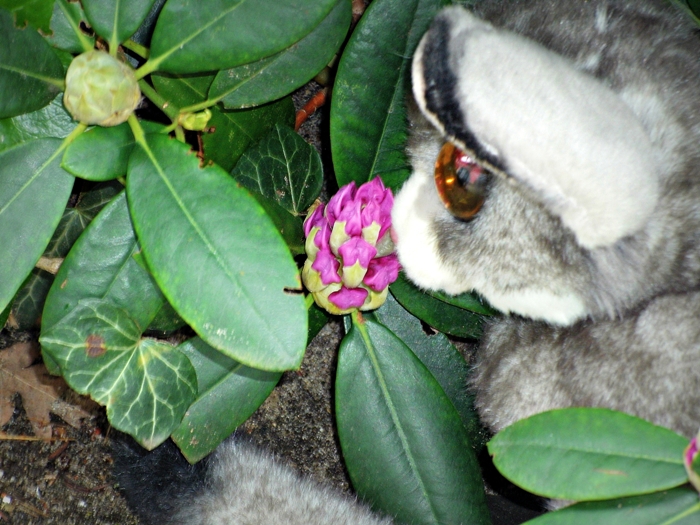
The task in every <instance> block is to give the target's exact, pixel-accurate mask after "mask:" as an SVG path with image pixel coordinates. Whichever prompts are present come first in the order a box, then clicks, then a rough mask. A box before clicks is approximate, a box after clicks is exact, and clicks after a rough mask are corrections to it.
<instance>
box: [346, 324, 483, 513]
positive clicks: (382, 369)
mask: <svg viewBox="0 0 700 525" xmlns="http://www.w3.org/2000/svg"><path fill="white" fill-rule="evenodd" d="M363 330H364V331H365V333H364V334H363V333H362V331H363ZM336 417H337V421H338V434H339V437H340V443H341V446H342V449H343V456H344V457H345V461H346V465H347V467H348V471H349V473H350V477H351V479H352V482H353V486H354V487H355V489H356V490H357V492H358V493H359V494H361V495H362V497H364V498H366V499H368V500H369V501H370V502H371V503H372V504H373V506H375V507H377V508H379V509H381V510H382V511H383V512H385V513H387V514H389V515H392V516H396V519H397V521H400V522H404V523H416V524H417V523H421V524H427V523H431V524H433V523H434V524H437V523H471V524H477V523H483V524H487V523H489V521H490V520H489V513H488V509H487V508H486V502H485V496H484V492H483V485H482V481H481V472H480V470H479V466H478V464H477V462H476V458H475V456H474V453H473V451H472V449H471V446H470V444H469V439H468V437H467V434H466V431H465V429H464V427H463V426H462V423H461V420H460V418H459V415H458V414H457V412H456V410H455V408H454V406H453V405H452V404H451V403H450V401H449V400H448V399H447V397H446V396H445V394H444V392H443V391H442V389H441V388H440V386H439V385H438V383H437V382H436V381H435V379H434V378H433V376H432V375H431V374H430V372H428V370H427V369H426V368H425V367H424V366H423V365H422V364H421V363H420V361H418V359H417V358H416V357H415V355H413V353H412V352H411V351H410V350H409V349H408V348H407V347H406V346H405V345H404V344H403V343H402V342H401V341H400V340H399V339H398V338H397V337H396V336H395V335H393V334H392V333H391V332H390V331H389V330H387V329H386V328H384V327H383V326H382V325H380V324H378V323H376V322H374V321H371V320H369V319H365V322H364V324H362V325H361V326H359V327H358V325H357V324H354V325H353V326H352V328H351V329H350V331H349V333H348V334H347V336H346V337H345V338H344V339H343V342H342V344H341V347H340V354H339V356H338V372H337V377H336Z"/></svg>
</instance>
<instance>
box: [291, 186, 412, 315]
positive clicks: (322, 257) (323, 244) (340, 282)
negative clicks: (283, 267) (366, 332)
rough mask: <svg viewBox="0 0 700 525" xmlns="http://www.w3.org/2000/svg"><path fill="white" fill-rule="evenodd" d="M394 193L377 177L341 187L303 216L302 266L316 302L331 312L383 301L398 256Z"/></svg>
mask: <svg viewBox="0 0 700 525" xmlns="http://www.w3.org/2000/svg"><path fill="white" fill-rule="evenodd" d="M393 204H394V196H393V195H392V193H391V190H390V189H388V188H385V187H384V184H383V183H382V181H381V179H380V178H379V177H376V178H374V179H372V180H371V181H369V182H366V183H365V184H362V185H361V186H360V187H356V185H355V183H354V182H351V183H350V184H348V185H346V186H343V187H342V188H340V190H339V191H338V193H336V194H335V195H334V196H333V197H332V198H331V200H330V201H329V202H328V204H327V205H324V204H323V203H320V202H319V203H318V204H316V205H315V208H312V211H311V212H310V213H309V215H308V217H307V218H306V220H305V221H304V234H305V235H306V255H307V257H308V258H307V260H306V263H305V264H304V269H303V270H302V279H303V281H304V285H305V286H306V288H307V289H308V290H309V291H310V292H311V293H312V294H313V297H314V300H315V301H316V303H317V304H318V305H319V306H321V307H322V308H325V309H326V310H328V311H329V312H330V313H332V314H346V313H349V312H351V311H353V310H357V309H359V310H373V309H375V308H378V307H380V306H381V305H382V304H384V301H385V300H386V295H387V293H388V286H389V284H391V283H392V282H394V281H395V280H396V278H397V277H398V273H399V261H398V259H397V258H396V254H395V253H393V252H394V243H393V242H392V240H391V207H392V205H393Z"/></svg>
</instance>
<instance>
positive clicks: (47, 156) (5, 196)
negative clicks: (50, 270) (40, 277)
mask: <svg viewBox="0 0 700 525" xmlns="http://www.w3.org/2000/svg"><path fill="white" fill-rule="evenodd" d="M60 146H61V141H60V140H58V139H36V140H31V141H29V142H25V143H23V144H20V145H18V146H14V147H12V148H8V149H6V150H4V151H2V152H0V246H3V250H2V251H1V252H0V267H2V268H3V278H2V279H0V310H4V309H5V307H6V306H7V304H8V303H9V302H10V301H11V300H12V298H13V297H14V295H15V293H16V292H17V289H18V288H19V287H20V286H21V285H22V283H23V282H24V280H25V279H26V277H27V275H29V272H31V270H32V268H33V267H34V264H35V263H36V261H37V260H38V259H39V257H40V256H41V254H42V253H43V251H44V248H46V245H47V244H48V242H49V239H51V235H52V234H53V232H54V230H55V229H56V226H57V225H58V222H59V221H60V219H61V215H62V213H63V210H64V208H65V206H66V202H67V201H68V197H69V195H70V191H71V188H72V187H73V178H72V177H71V176H70V175H69V174H68V173H66V172H65V171H63V170H62V169H61V167H60V165H59V161H60V155H59V154H58V149H59V147H60Z"/></svg>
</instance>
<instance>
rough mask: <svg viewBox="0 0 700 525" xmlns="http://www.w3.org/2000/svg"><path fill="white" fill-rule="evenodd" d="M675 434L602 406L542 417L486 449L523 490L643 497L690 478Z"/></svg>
mask: <svg viewBox="0 0 700 525" xmlns="http://www.w3.org/2000/svg"><path fill="white" fill-rule="evenodd" d="M687 444H688V441H687V440H686V439H685V438H683V437H681V436H679V435H678V434H676V433H674V432H673V431H671V430H669V429H667V428H663V427H658V426H655V425H653V424H652V423H649V422H647V421H644V420H643V419H639V418H636V417H633V416H630V415H627V414H623V413H621V412H615V411H612V410H607V409H603V408H569V409H562V410H552V411H549V412H543V413H541V414H537V415H535V416H532V417H529V418H527V419H523V420H520V421H518V422H516V423H514V424H513V425H511V426H510V427H508V428H506V429H504V430H502V431H501V432H500V433H498V434H497V435H496V437H494V438H493V439H492V440H491V441H490V442H489V444H488V449H489V453H490V454H491V455H492V456H493V462H494V464H495V465H496V467H497V468H498V470H499V471H500V472H501V473H502V474H503V475H504V476H505V477H507V478H508V479H510V480H511V481H513V482H514V483H516V484H517V485H519V486H521V487H522V488H524V489H525V490H528V491H530V492H534V493H536V494H541V495H543V496H547V497H550V498H559V499H570V500H575V501H589V500H595V499H611V498H618V497H622V496H632V495H637V494H647V493H650V492H654V491H658V490H664V489H669V488H672V487H676V486H678V485H681V484H683V483H685V482H686V481H687V480H688V476H687V475H686V472H685V468H684V467H683V449H684V448H685V447H686V445H687Z"/></svg>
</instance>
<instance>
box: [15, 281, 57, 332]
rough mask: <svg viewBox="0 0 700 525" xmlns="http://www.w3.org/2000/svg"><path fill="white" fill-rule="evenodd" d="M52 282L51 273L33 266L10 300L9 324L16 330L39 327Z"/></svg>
mask: <svg viewBox="0 0 700 525" xmlns="http://www.w3.org/2000/svg"><path fill="white" fill-rule="evenodd" d="M52 283H53V275H51V274H50V273H49V272H45V271H44V270H39V269H38V268H34V269H33V270H32V272H31V273H30V274H29V277H27V280H26V281H24V284H22V287H21V288H20V289H19V291H18V292H17V295H15V298H14V300H13V301H12V308H11V311H12V318H11V321H10V324H11V326H12V327H13V328H14V329H17V330H32V329H35V328H38V327H39V323H40V322H41V311H42V310H43V308H44V301H46V294H48V293H49V288H51V284H52Z"/></svg>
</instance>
